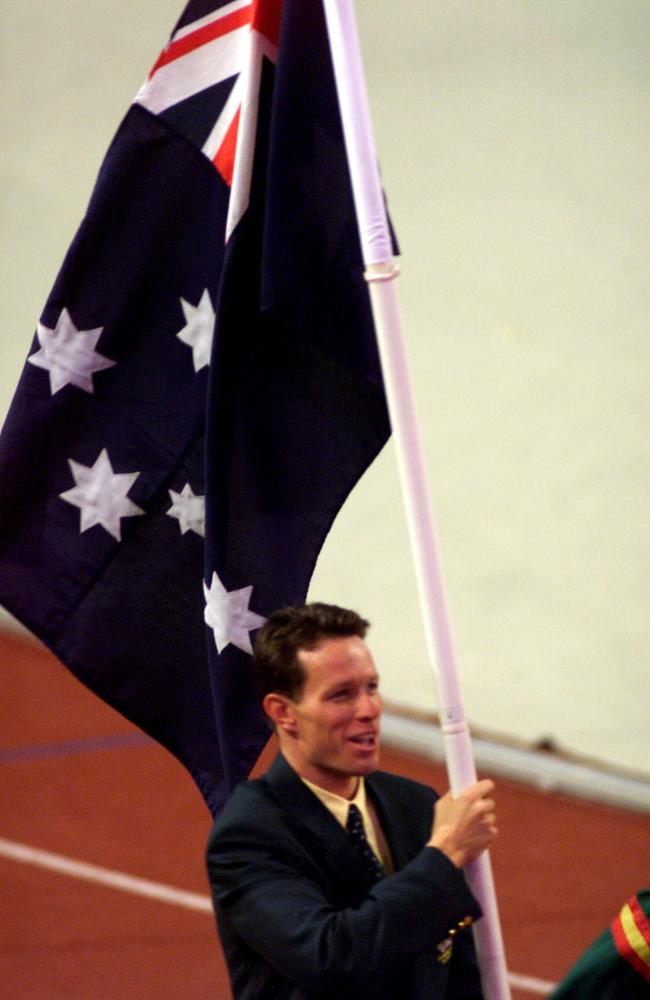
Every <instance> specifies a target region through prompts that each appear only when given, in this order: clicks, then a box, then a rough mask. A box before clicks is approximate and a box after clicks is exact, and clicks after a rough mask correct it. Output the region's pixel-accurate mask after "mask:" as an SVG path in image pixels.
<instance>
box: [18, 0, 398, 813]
mask: <svg viewBox="0 0 650 1000" xmlns="http://www.w3.org/2000/svg"><path fill="white" fill-rule="evenodd" d="M388 434H389V423H388V417H387V411H386V405H385V399H384V393H383V388H382V379H381V372H380V367H379V361H378V355H377V349H376V344H375V338H374V333H373V326H372V319H371V313H370V306H369V298H368V293H367V290H366V286H365V282H364V279H363V276H362V265H361V250H360V246H359V240H358V235H357V228H356V223H355V217H354V210H353V203H352V194H351V187H350V180H349V175H348V170H347V164H346V158H345V152H344V146H343V138H342V130H341V122H340V117H339V111H338V106H337V101H336V94H335V87H334V79H333V71H332V65H331V59H330V54H329V48H328V42H327V34H326V30H325V23H324V17H323V13H322V10H321V4H320V2H317V0H309V2H305V0H231V2H229V3H224V2H221V3H219V2H215V0H192V2H190V3H189V4H188V6H187V7H186V9H185V11H184V13H183V15H182V17H181V19H180V21H179V23H178V25H177V27H176V29H175V31H174V33H173V35H172V37H171V39H170V41H169V43H168V45H167V46H166V47H165V49H164V50H163V52H162V54H161V56H160V58H159V59H158V61H157V62H156V64H155V66H154V67H153V69H152V71H151V73H150V74H149V76H148V78H147V80H146V81H145V83H144V84H143V86H142V88H141V89H140V91H139V93H138V95H137V96H136V99H135V101H134V103H133V105H132V106H131V108H130V109H129V111H128V113H127V115H126V117H125V119H124V121H123V122H122V124H121V126H120V128H119V130H118V132H117V135H116V137H115V139H114V140H113V143H112V145H111V147H110V149H109V151H108V153H107V156H106V159H105V161H104V163H103V165H102V167H101V170H100V173H99V177H98V180H97V183H96V186H95V189H94V191H93V194H92V197H91V200H90V204H89V206H88V209H87V212H86V215H85V218H84V219H83V222H82V224H81V226H80V229H79V231H78V233H77V235H76V237H75V239H74V241H73V243H72V246H71V247H70V250H69V251H68V254H67V256H66V259H65V261H64V264H63V267H62V270H61V273H60V274H59V276H58V278H57V280H56V283H55V285H54V288H53V290H52V292H51V294H50V296H49V298H48V300H47V303H46V305H45V308H44V310H43V313H42V317H41V319H40V322H39V323H38V327H37V331H36V336H35V338H34V342H33V345H32V349H31V352H30V354H29V357H28V358H27V363H26V365H25V369H24V372H23V374H22V377H21V381H20V383H19V386H18V389H17V391H16V395H15V398H14V401H13V404H12V407H11V410H10V412H9V416H8V418H7V421H6V424H5V427H4V429H3V432H2V436H1V438H0V532H1V535H0V603H2V604H4V605H5V607H6V608H7V609H8V610H9V611H10V612H11V613H12V614H13V615H15V616H16V617H17V618H18V619H19V620H21V621H22V622H23V623H24V624H25V625H26V626H27V627H28V628H29V629H30V630H31V631H32V632H33V633H34V634H35V635H37V636H38V637H40V638H41V639H42V640H43V641H44V642H45V643H46V645H47V646H49V647H50V648H51V649H52V650H53V651H54V653H55V654H56V655H57V656H58V657H59V658H60V659H61V660H62V662H63V663H65V664H66V665H67V666H68V667H69V668H70V669H71V670H72V671H73V672H74V673H75V674H76V676H77V677H79V678H80V679H81V680H82V681H83V682H84V683H85V684H87V685H88V686H89V687H90V688H91V689H92V690H93V691H95V692H96V693H97V694H98V695H100V696H101V697H102V698H103V699H105V700H106V701H107V702H108V703H110V704H111V705H112V706H114V707H115V708H117V709H118V710H119V711H121V712H122V713H123V714H124V715H125V716H126V717H128V718H129V719H131V720H132V721H133V722H135V723H136V724H137V725H138V726H140V727H141V728H142V729H143V730H144V731H145V732H147V733H149V734H150V735H151V736H153V737H154V738H155V739H156V740H158V741H159V742H160V743H162V744H163V745H164V746H166V747H167V748H168V749H169V750H170V751H171V752H172V753H174V754H175V755H176V756H177V757H178V758H179V760H181V762H182V763H183V764H184V765H185V766H186V767H187V768H188V770H189V771H190V773H191V774H192V776H193V778H194V780H195V781H196V783H197V785H198V786H199V788H200V790H201V792H202V793H203V795H204V797H205V799H206V801H207V803H208V806H209V807H210V809H211V810H212V811H213V812H216V811H217V810H218V808H219V807H220V805H221V804H222V803H223V801H224V800H225V798H226V796H227V795H228V793H229V791H230V790H231V789H232V787H233V785H234V784H235V783H236V782H237V781H238V780H240V779H241V778H243V777H245V776H246V775H247V774H248V773H249V771H250V768H251V767H252V765H253V763H254V762H255V760H256V758H257V756H258V754H259V752H260V750H261V749H262V747H263V745H264V743H265V742H266V740H267V737H268V729H267V727H266V724H265V721H264V719H263V717H262V714H261V710H260V709H259V707H258V706H257V704H256V702H255V698H254V693H253V686H252V681H251V651H252V643H253V642H254V635H255V629H256V628H258V627H259V625H260V624H261V623H262V622H263V621H264V619H265V617H266V616H267V615H268V614H269V613H270V612H271V611H272V610H273V609H275V608H277V607H279V606H283V605H286V604H289V603H297V602H301V601H303V600H304V599H305V597H306V594H307V589H308V585H309V580H310V578H311V575H312V572H313V568H314V564H315V561H316V558H317V555H318V552H319V550H320V548H321V545H322V543H323V541H324V538H325V536H326V534H327V532H328V530H329V528H330V526H331V524H332V521H333V519H334V517H335V516H336V514H337V512H338V510H339V508H340V506H341V504H342V503H343V502H344V500H345V498H346V496H347V495H348V493H349V491H350V490H351V489H352V487H353V486H354V484H355V483H356V481H357V480H358V479H359V477H360V476H361V475H362V473H363V472H364V470H365V469H366V468H367V466H368V465H369V463H370V462H371V461H372V460H373V458H374V457H375V456H376V454H377V453H378V451H379V450H380V448H381V447H382V445H383V444H384V442H385V441H386V439H387V437H388Z"/></svg>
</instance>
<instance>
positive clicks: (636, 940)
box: [621, 903, 650, 968]
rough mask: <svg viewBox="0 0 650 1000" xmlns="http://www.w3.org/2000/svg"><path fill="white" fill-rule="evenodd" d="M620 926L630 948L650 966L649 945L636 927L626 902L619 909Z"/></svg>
mask: <svg viewBox="0 0 650 1000" xmlns="http://www.w3.org/2000/svg"><path fill="white" fill-rule="evenodd" d="M621 926H622V928H623V930H624V932H625V937H626V938H627V940H628V943H629V945H630V947H631V948H633V949H634V951H635V952H636V954H637V955H638V956H639V958H640V959H641V961H642V962H645V964H646V965H647V966H648V967H649V968H650V945H649V944H648V942H647V941H646V939H645V938H644V937H643V935H642V933H641V931H640V930H639V928H638V927H637V925H636V923H635V920H634V915H633V913H632V910H631V909H630V907H629V905H628V904H627V903H626V904H625V906H624V907H623V909H622V910H621Z"/></svg>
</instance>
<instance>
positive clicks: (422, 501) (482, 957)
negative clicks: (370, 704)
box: [323, 0, 510, 1000]
mask: <svg viewBox="0 0 650 1000" xmlns="http://www.w3.org/2000/svg"><path fill="white" fill-rule="evenodd" d="M323 3H324V8H325V16H326V20H327V30H328V35H329V41H330V48H331V51H332V59H333V63H334V75H335V77H336V87H337V92H338V98H339V105H340V109H341V116H342V119H343V132H344V136H345V145H346V150H347V156H348V164H349V167H350V174H351V177H352V188H353V193H354V201H355V208H356V214H357V219H358V223H359V230H360V234H361V245H362V250H363V257H364V263H365V265H366V280H367V281H368V283H369V287H370V298H371V303H372V310H373V317H374V321H375V328H376V332H377V339H378V343H379V352H380V356H381V363H382V370H383V374H384V380H385V383H386V393H387V397H388V407H389V411H390V416H391V423H392V427H393V434H394V437H395V444H396V448H397V461H398V467H399V473H400V479H401V483H402V492H403V495H404V504H405V508H406V516H407V521H408V526H409V533H410V538H411V547H412V550H413V559H414V563H415V571H416V577H417V582H418V591H419V595H420V603H421V606H422V614H423V619H424V628H425V634H426V639H427V645H428V650H429V656H430V659H431V664H432V667H433V669H434V674H435V675H436V678H437V690H438V701H439V707H440V718H441V725H442V733H443V737H444V746H445V754H446V758H447V770H448V773H449V781H450V785H451V789H452V793H453V794H455V795H457V794H459V792H461V791H462V790H463V789H464V788H466V787H467V786H468V785H470V784H472V783H473V782H474V781H475V780H476V768H475V766H474V758H473V754H472V746H471V739H470V734H469V729H468V726H467V722H466V720H465V712H464V707H463V702H462V695H461V691H460V685H459V681H458V668H457V664H456V658H455V653H454V646H453V640H452V635H451V628H450V620H449V613H448V610H447V600H446V596H445V588H444V581H443V576H442V569H441V564H440V557H439V554H438V545H437V538H436V530H435V525H434V520H433V513H432V505H431V500H430V496H429V491H428V486H427V481H426V469H425V464H424V458H423V452H422V446H421V443H420V435H419V430H418V425H417V419H416V414H415V405H414V401H413V392H412V388H411V380H410V374H409V370H408V364H407V358H406V346H405V342H404V336H403V333H402V321H401V314H400V308H399V302H398V297H397V287H396V279H397V276H398V274H399V268H398V266H397V265H396V263H395V262H394V260H393V251H392V243H391V239H390V232H389V228H388V221H387V217H386V209H385V205H384V198H383V193H382V189H381V183H380V180H379V171H378V168H377V161H376V155H375V147H374V140H373V135H372V127H371V124H370V111H369V107H368V99H367V94H366V86H365V79H364V75H363V69H362V64H361V53H360V47H359V41H358V35H357V27H356V19H355V16H354V7H353V0H323ZM436 664H437V667H438V669H437V670H436ZM466 874H467V879H468V882H469V885H470V887H471V889H472V891H473V893H474V895H475V896H476V898H477V899H478V901H479V903H480V904H481V907H482V909H483V919H482V920H480V921H479V922H478V923H477V925H476V927H475V930H474V933H475V937H476V944H477V950H478V956H479V964H480V968H481V979H482V984H483V991H484V993H485V997H486V1000H509V998H510V987H509V984H508V975H507V969H506V962H505V953H504V948H503V940H502V935H501V927H500V923H499V914H498V909H497V902H496V894H495V890H494V881H493V878H492V868H491V865H490V859H489V856H488V854H487V852H485V853H484V854H482V855H481V857H480V858H478V860H476V861H474V862H472V863H471V864H470V865H468V866H467V869H466Z"/></svg>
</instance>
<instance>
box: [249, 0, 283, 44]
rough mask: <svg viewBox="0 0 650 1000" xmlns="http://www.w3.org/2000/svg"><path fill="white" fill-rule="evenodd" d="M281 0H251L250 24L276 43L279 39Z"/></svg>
mask: <svg viewBox="0 0 650 1000" xmlns="http://www.w3.org/2000/svg"><path fill="white" fill-rule="evenodd" d="M281 16H282V0H253V18H252V21H251V26H252V27H253V28H254V29H255V30H256V31H259V33H260V34H261V35H264V36H265V37H266V38H268V39H269V41H270V42H273V44H274V45H277V44H278V42H279V40H280V18H281Z"/></svg>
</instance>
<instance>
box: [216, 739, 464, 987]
mask: <svg viewBox="0 0 650 1000" xmlns="http://www.w3.org/2000/svg"><path fill="white" fill-rule="evenodd" d="M366 789H367V792H368V794H369V795H370V797H371V798H372V801H373V803H374V805H375V808H376V810H377V814H378V817H379V821H380V823H381V826H382V829H383V831H384V834H385V836H386V840H387V842H388V846H389V848H390V852H391V856H392V858H393V863H394V866H395V872H394V874H392V875H390V876H388V877H387V878H385V879H382V880H381V881H380V882H377V883H375V884H374V885H371V884H369V882H368V880H367V876H366V875H365V874H364V872H363V870H362V867H361V866H360V864H359V861H358V856H357V854H356V852H355V850H354V847H353V846H352V844H351V843H350V841H349V839H348V836H347V834H346V832H345V831H344V830H343V829H342V827H341V826H340V825H339V824H338V823H337V822H336V820H335V819H334V818H333V816H332V815H331V814H330V812H329V811H328V810H327V809H326V808H325V806H323V805H322V803H321V802H320V800H319V799H318V798H317V797H316V796H315V795H314V794H313V793H312V792H311V791H310V790H309V789H308V788H307V787H306V785H305V784H304V783H303V782H302V781H301V780H300V778H299V777H298V776H297V775H296V773H295V772H294V771H293V770H292V769H291V768H290V767H289V765H288V764H287V763H286V761H285V760H284V758H283V757H282V756H280V757H278V758H277V759H276V761H275V762H274V764H273V766H272V767H271V768H270V770H269V771H268V772H267V774H266V775H265V776H264V777H263V778H260V779H257V780H255V781H248V782H244V783H243V784H242V785H239V786H238V788H237V789H236V790H235V792H234V793H233V795H232V796H231V798H230V800H229V801H228V803H227V804H226V806H225V808H224V810H223V812H222V813H221V815H220V817H219V818H218V819H217V822H216V823H215V825H214V827H213V829H212V832H211V834H210V838H209V842H208V848H207V866H208V874H209V878H210V885H211V888H212V896H213V901H214V907H215V912H216V915H217V923H218V927H219V934H220V937H221V941H222V945H223V950H224V954H225V957H226V961H227V963H228V968H229V972H230V978H231V984H232V990H233V996H234V997H235V1000H270V998H273V1000H312V998H314V1000H315V998H317V997H329V998H336V1000H352V998H354V1000H439V998H443V997H444V998H447V1000H461V998H462V1000H479V998H481V997H482V993H481V989H480V984H479V976H478V970H477V965H476V957H475V953H474V945H473V941H472V937H471V932H468V931H462V932H459V933H457V934H455V935H454V947H453V951H452V955H451V958H448V960H447V961H442V960H441V958H443V957H444V954H445V951H447V955H448V949H446V948H445V947H444V942H445V941H448V939H449V930H450V929H452V928H453V929H455V928H456V927H457V925H458V923H459V922H460V921H461V920H463V919H464V918H465V917H467V916H471V917H472V918H474V919H476V918H477V917H479V916H480V908H479V906H478V903H477V902H476V900H475V899H474V897H473V896H472V894H471V893H470V891H469V889H468V888H467V885H466V883H465V879H464V877H463V874H462V872H461V871H459V869H457V868H456V867H455V866H454V865H453V864H452V863H451V862H450V861H449V860H448V859H447V858H446V857H445V855H443V854H442V853H441V852H440V851H438V850H435V849H434V848H430V847H425V848H423V847H422V845H423V844H425V843H426V841H427V840H428V838H429V835H430V832H431V824H432V819H433V806H434V802H435V800H436V798H437V796H436V793H435V792H434V791H433V790H432V789H431V788H428V787H427V786H425V785H420V784H418V783H416V782H413V781H409V780H408V779H406V778H401V777H398V776H396V775H391V774H386V773H385V772H381V771H378V772H376V773H375V774H373V775H371V776H370V777H368V778H366Z"/></svg>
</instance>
